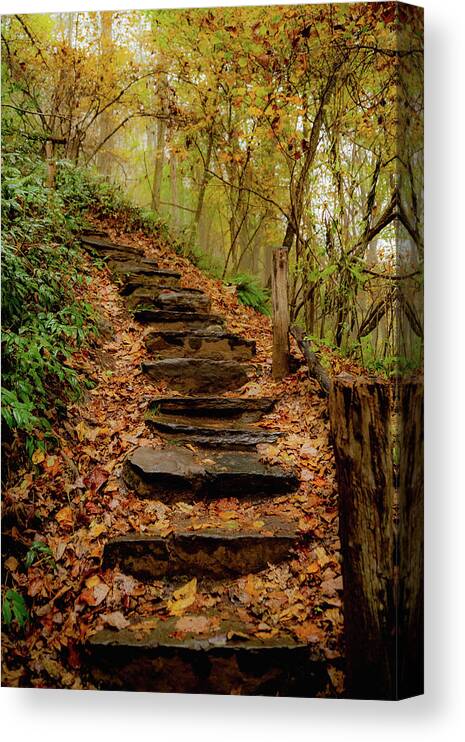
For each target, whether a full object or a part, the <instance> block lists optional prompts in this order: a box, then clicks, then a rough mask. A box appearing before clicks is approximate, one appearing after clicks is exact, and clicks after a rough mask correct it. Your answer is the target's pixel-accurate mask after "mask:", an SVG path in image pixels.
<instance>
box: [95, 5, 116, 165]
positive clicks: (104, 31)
mask: <svg viewBox="0 0 465 742" xmlns="http://www.w3.org/2000/svg"><path fill="white" fill-rule="evenodd" d="M100 18H101V35H100V56H101V64H102V69H105V66H106V65H108V63H109V61H110V57H111V54H112V46H113V35H112V34H113V13H112V11H102V12H101V13H100ZM113 129H114V124H113V113H112V109H111V106H110V108H107V109H106V111H103V112H102V114H101V115H100V116H99V136H100V141H101V142H103V141H105V139H106V138H107V137H108V135H109V134H111V132H112V131H113ZM97 165H98V168H99V170H100V171H101V172H102V173H103V174H104V175H107V176H108V175H110V172H111V154H110V151H109V143H107V144H104V145H103V147H102V149H101V150H100V151H99V153H98V158H97Z"/></svg>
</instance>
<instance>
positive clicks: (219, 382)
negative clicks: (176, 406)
mask: <svg viewBox="0 0 465 742" xmlns="http://www.w3.org/2000/svg"><path fill="white" fill-rule="evenodd" d="M142 371H143V372H144V373H145V374H147V376H149V377H150V378H151V379H153V381H167V382H168V383H169V385H170V386H171V387H172V388H173V389H179V390H181V391H185V392H207V391H216V390H229V389H239V387H241V386H243V385H244V384H246V383H247V381H248V378H249V377H248V374H247V371H248V367H247V366H245V365H243V364H241V363H239V362H238V361H212V360H210V359H209V358H162V359H161V360H159V361H146V362H144V363H142Z"/></svg>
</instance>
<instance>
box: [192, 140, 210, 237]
mask: <svg viewBox="0 0 465 742" xmlns="http://www.w3.org/2000/svg"><path fill="white" fill-rule="evenodd" d="M212 152H213V129H211V130H210V131H209V134H208V144H207V154H206V156H205V163H204V168H203V173H202V180H201V181H200V188H199V193H198V196H197V206H196V208H195V213H194V217H193V219H192V223H191V228H190V234H189V246H190V247H192V246H193V244H194V243H195V238H196V237H197V232H198V228H199V223H200V217H201V216H202V209H203V202H204V199H205V191H206V190H207V185H208V179H209V173H208V171H209V169H210V162H211V158H212Z"/></svg>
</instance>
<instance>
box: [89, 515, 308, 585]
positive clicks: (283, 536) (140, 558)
mask: <svg viewBox="0 0 465 742" xmlns="http://www.w3.org/2000/svg"><path fill="white" fill-rule="evenodd" d="M303 540H304V536H303V535H302V534H301V533H300V532H299V530H298V526H297V524H293V523H292V522H289V521H285V520H281V519H278V518H276V517H269V518H267V519H266V520H265V521H263V525H260V528H259V530H256V531H255V530H252V529H247V530H246V529H241V530H238V531H233V530H231V529H229V528H227V527H224V528H206V529H202V530H198V531H187V530H184V531H183V530H177V531H175V532H174V533H172V534H170V535H168V536H165V537H163V536H155V535H154V536H151V535H147V534H127V535H125V536H118V537H117V538H114V539H111V540H109V541H107V543H106V544H105V550H104V564H105V565H106V566H110V567H114V566H117V567H118V568H119V569H120V570H121V571H122V572H124V573H126V574H131V575H134V576H136V577H138V578H139V579H143V580H150V579H157V578H160V577H172V576H175V575H185V576H189V577H214V578H217V579H221V578H224V577H231V576H237V575H242V574H248V573H252V572H257V571H259V570H261V569H264V568H265V567H266V565H267V564H268V563H269V562H272V563H276V562H280V561H282V560H283V559H286V558H288V557H289V556H290V555H291V554H292V550H293V549H294V548H295V547H296V546H297V545H299V543H302V542H303Z"/></svg>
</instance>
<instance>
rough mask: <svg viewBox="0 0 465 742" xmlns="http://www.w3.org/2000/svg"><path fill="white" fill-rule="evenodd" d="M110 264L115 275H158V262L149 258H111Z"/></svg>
mask: <svg viewBox="0 0 465 742" xmlns="http://www.w3.org/2000/svg"><path fill="white" fill-rule="evenodd" d="M108 266H109V268H110V270H111V272H112V273H114V275H115V276H120V275H125V276H139V275H143V276H157V274H158V273H159V272H160V271H159V270H158V263H157V262H156V261H155V260H150V259H149V258H140V259H139V260H109V261H108Z"/></svg>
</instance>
